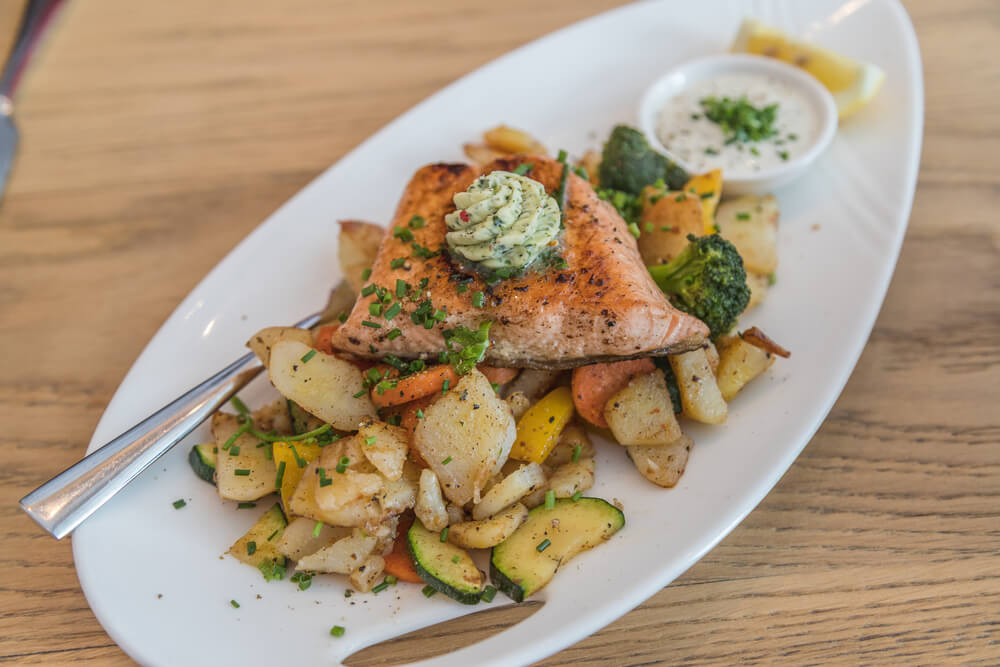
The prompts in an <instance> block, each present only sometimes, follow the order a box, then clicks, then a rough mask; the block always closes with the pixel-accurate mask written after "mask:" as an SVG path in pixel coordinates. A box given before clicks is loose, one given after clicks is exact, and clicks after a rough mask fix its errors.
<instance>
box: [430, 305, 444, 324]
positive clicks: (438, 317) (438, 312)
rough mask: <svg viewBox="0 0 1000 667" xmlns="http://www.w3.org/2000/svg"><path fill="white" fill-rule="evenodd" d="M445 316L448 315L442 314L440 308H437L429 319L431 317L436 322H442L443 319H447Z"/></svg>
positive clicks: (442, 311)
mask: <svg viewBox="0 0 1000 667" xmlns="http://www.w3.org/2000/svg"><path fill="white" fill-rule="evenodd" d="M447 316H448V313H446V312H444V310H443V309H441V308H438V309H437V310H435V311H434V314H433V315H431V317H433V318H434V319H435V320H437V321H438V322H444V318H445V317H447Z"/></svg>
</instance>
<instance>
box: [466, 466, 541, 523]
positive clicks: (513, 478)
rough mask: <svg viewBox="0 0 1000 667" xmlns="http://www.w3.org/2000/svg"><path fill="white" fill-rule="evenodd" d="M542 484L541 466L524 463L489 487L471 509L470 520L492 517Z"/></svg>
mask: <svg viewBox="0 0 1000 667" xmlns="http://www.w3.org/2000/svg"><path fill="white" fill-rule="evenodd" d="M544 483H545V471H544V470H542V466H540V465H539V464H537V463H525V464H524V465H522V466H519V467H518V469H517V470H515V471H514V472H512V473H511V474H509V475H507V476H506V477H504V478H503V480H502V481H500V482H499V483H497V484H494V485H493V486H492V487H490V490H489V491H487V492H486V494H485V495H484V496H483V499H482V501H481V502H479V503H478V504H477V505H476V506H475V507H473V508H472V518H473V519H475V520H476V521H481V520H482V519H485V518H487V517H490V516H493V515H494V514H497V513H498V512H500V511H501V510H503V509H504V508H506V507H509V506H510V505H513V504H514V503H516V502H517V501H518V500H520V499H521V498H523V497H525V496H526V495H528V494H529V493H531V492H532V491H534V490H535V488H536V487H538V486H540V485H542V484H544Z"/></svg>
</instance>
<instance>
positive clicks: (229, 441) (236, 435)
mask: <svg viewBox="0 0 1000 667" xmlns="http://www.w3.org/2000/svg"><path fill="white" fill-rule="evenodd" d="M251 426H253V423H251V422H250V421H247V423H245V424H243V425H242V426H240V427H239V428H238V429H236V432H235V433H233V434H232V435H231V436H229V438H228V439H227V440H226V442H225V443H223V445H222V448H223V449H229V448H230V447H232V446H233V443H234V442H236V439H237V438H239V437H240V436H241V435H243V434H244V433H246V432H247V431H249V430H250V427H251Z"/></svg>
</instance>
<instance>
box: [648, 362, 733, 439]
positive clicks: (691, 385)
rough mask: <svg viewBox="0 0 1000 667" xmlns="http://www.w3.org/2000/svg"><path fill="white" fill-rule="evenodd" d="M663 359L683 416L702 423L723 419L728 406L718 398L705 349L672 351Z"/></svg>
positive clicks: (719, 396) (720, 395) (713, 422)
mask: <svg viewBox="0 0 1000 667" xmlns="http://www.w3.org/2000/svg"><path fill="white" fill-rule="evenodd" d="M667 359H669V360H670V368H671V369H672V370H673V371H674V377H676V378H677V388H678V389H679V390H680V394H681V405H682V406H684V416H685V417H687V418H689V419H693V420H695V421H698V422H702V423H703V424H722V423H723V422H725V421H726V417H727V416H728V414H729V408H728V407H727V406H726V402H725V401H724V400H723V398H722V392H721V391H719V385H718V384H717V383H716V381H715V375H713V374H712V365H711V364H710V363H709V360H708V355H707V354H706V353H705V350H704V349H697V350H693V351H691V352H685V353H684V354H673V355H670V356H669V357H667ZM678 437H679V436H678ZM636 444H639V443H636ZM668 444H669V443H668Z"/></svg>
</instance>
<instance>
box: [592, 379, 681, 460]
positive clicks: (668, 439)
mask: <svg viewBox="0 0 1000 667" xmlns="http://www.w3.org/2000/svg"><path fill="white" fill-rule="evenodd" d="M604 418H605V419H606V420H607V421H608V426H609V427H610V428H611V433H612V434H613V435H614V436H615V440H617V441H618V443H619V444H621V445H660V446H665V445H669V444H670V443H672V442H674V441H675V440H677V438H679V437H680V436H681V427H680V425H679V424H678V423H677V417H676V416H675V415H674V407H673V404H672V403H671V402H670V392H669V391H667V381H666V379H665V378H664V375H663V371H661V370H656V371H653V372H652V373H646V374H644V375H640V376H638V377H636V378H635V379H634V380H632V381H631V382H629V384H628V386H627V387H625V388H624V389H622V390H621V391H619V392H618V393H617V394H615V395H614V396H612V397H611V398H610V399H608V402H607V404H606V405H605V407H604Z"/></svg>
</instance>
